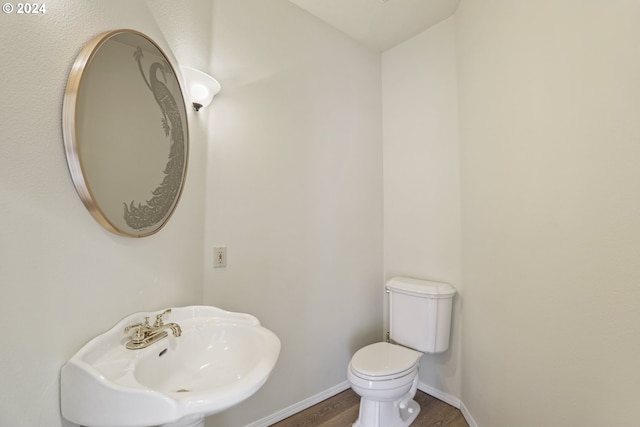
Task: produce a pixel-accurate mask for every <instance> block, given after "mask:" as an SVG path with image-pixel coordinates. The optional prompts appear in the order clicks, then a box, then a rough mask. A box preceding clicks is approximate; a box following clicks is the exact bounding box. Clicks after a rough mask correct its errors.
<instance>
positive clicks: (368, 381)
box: [347, 277, 456, 427]
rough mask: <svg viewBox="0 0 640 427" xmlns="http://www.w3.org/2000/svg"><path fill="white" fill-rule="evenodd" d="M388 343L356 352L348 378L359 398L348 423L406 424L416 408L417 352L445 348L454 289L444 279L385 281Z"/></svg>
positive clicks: (368, 426) (364, 426) (363, 426)
mask: <svg viewBox="0 0 640 427" xmlns="http://www.w3.org/2000/svg"><path fill="white" fill-rule="evenodd" d="M386 288H387V292H388V293H389V323H390V333H389V335H390V338H391V343H388V342H379V343H375V344H371V345H368V346H366V347H363V348H361V349H360V350H358V351H357V352H356V353H355V354H354V355H353V357H352V358H351V362H350V363H349V369H348V371H347V377H348V379H349V382H350V383H351V388H352V389H353V390H354V391H355V392H356V393H357V394H358V395H359V396H360V397H361V399H360V414H359V417H358V419H357V420H356V422H355V423H353V427H407V426H409V425H411V423H412V422H413V421H414V420H415V419H416V417H417V416H418V413H419V412H420V406H419V405H418V404H417V403H416V401H415V400H413V397H414V396H415V394H416V390H417V389H418V381H419V379H418V365H419V363H420V357H421V356H422V353H441V352H443V351H446V350H447V349H448V348H449V331H450V329H451V306H452V302H453V295H454V294H455V293H456V290H455V289H454V288H453V287H451V286H450V285H448V284H446V283H438V282H431V281H426V280H418V279H410V278H407V277H395V278H393V279H390V280H389V281H387V284H386Z"/></svg>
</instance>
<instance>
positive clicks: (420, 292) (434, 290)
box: [387, 277, 456, 298]
mask: <svg viewBox="0 0 640 427" xmlns="http://www.w3.org/2000/svg"><path fill="white" fill-rule="evenodd" d="M387 289H389V290H392V291H396V292H400V293H404V294H409V295H417V296H422V297H424V298H451V297H452V296H453V295H454V294H455V293H456V290H455V289H454V288H453V286H451V285H449V284H448V283H442V282H433V281H430V280H421V279H413V278H410V277H394V278H392V279H389V280H388V281H387Z"/></svg>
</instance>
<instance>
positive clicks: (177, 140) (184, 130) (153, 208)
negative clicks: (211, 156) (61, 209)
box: [62, 30, 189, 237]
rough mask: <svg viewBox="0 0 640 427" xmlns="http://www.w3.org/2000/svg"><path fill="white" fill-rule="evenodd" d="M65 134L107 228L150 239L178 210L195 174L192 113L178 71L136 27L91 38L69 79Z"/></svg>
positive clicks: (86, 194) (70, 159)
mask: <svg viewBox="0 0 640 427" xmlns="http://www.w3.org/2000/svg"><path fill="white" fill-rule="evenodd" d="M62 115H63V133H64V145H65V152H66V155H67V163H68V165H69V170H70V172H71V178H72V179H73V183H74V185H75V187H76V190H77V192H78V194H79V195H80V198H81V199H82V202H83V203H84V205H85V206H86V207H87V209H88V210H89V212H90V213H91V215H93V217H94V218H95V219H96V220H97V221H98V222H99V223H100V224H101V225H102V226H103V227H105V228H106V229H107V230H109V231H111V232H113V233H116V234H120V235H123V236H131V237H144V236H148V235H150V234H153V233H155V232H157V231H158V230H160V228H162V226H163V225H164V224H165V223H166V222H167V221H168V220H169V217H170V216H171V214H172V213H173V210H174V209H175V207H176V205H177V203H178V199H179V198H180V194H181V192H182V187H183V185H184V179H185V174H186V169H187V158H188V149H189V136H188V127H187V111H186V107H185V103H184V98H183V96H182V90H181V88H180V84H179V82H178V78H177V75H176V72H175V69H174V68H173V67H172V66H171V63H170V62H169V59H168V58H167V57H166V55H165V54H164V53H163V52H162V50H161V49H160V47H158V45H157V44H156V43H155V42H154V41H153V40H151V39H150V38H149V37H147V36H145V35H144V34H142V33H140V32H137V31H133V30H117V31H110V32H107V33H104V34H101V35H100V36H98V37H96V38H94V39H93V40H91V42H90V43H89V44H88V45H87V46H85V47H84V49H83V50H82V51H81V52H80V55H79V56H78V58H77V59H76V61H75V63H74V65H73V68H72V70H71V72H70V74H69V79H68V81H67V87H66V91H65V97H64V105H63V114H62Z"/></svg>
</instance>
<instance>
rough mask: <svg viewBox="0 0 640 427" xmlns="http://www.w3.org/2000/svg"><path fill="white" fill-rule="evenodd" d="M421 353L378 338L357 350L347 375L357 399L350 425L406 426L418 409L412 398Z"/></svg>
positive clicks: (373, 426) (357, 426)
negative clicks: (355, 410) (357, 402)
mask: <svg viewBox="0 0 640 427" xmlns="http://www.w3.org/2000/svg"><path fill="white" fill-rule="evenodd" d="M420 356H422V353H420V352H417V351H415V350H411V349H409V348H405V347H402V346H399V345H394V344H390V343H386V342H379V343H375V344H371V345H368V346H366V347H364V348H362V349H360V350H358V351H357V352H356V354H354V355H353V358H352V359H351V362H350V363H349V369H348V370H347V377H348V379H349V382H350V383H351V388H352V389H353V391H355V392H356V394H358V395H359V396H360V397H361V399H360V412H359V416H358V420H357V421H356V422H355V423H354V424H353V427H407V426H409V425H410V424H411V423H412V422H413V421H414V420H415V418H416V417H417V416H418V413H419V412H420V406H419V405H418V404H417V403H416V402H415V401H414V400H413V397H414V396H415V394H416V390H417V389H418V364H419V362H420Z"/></svg>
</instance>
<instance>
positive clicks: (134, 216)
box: [123, 46, 185, 230]
mask: <svg viewBox="0 0 640 427" xmlns="http://www.w3.org/2000/svg"><path fill="white" fill-rule="evenodd" d="M133 57H134V58H135V61H136V62H137V63H138V68H139V69H140V74H141V75H142V78H143V79H144V82H145V84H146V86H147V87H148V88H149V90H150V91H151V93H152V94H153V97H154V98H155V100H156V103H157V104H158V107H159V108H160V111H161V113H162V118H161V125H162V128H163V130H164V134H165V136H166V137H168V138H169V139H170V142H171V147H170V150H169V157H168V161H167V164H166V167H165V169H164V171H163V173H164V178H163V179H162V182H161V183H160V185H159V186H158V187H156V188H155V189H154V190H153V191H151V194H152V197H151V198H150V199H148V200H146V201H145V202H144V203H140V202H137V203H136V201H135V200H132V201H131V202H129V203H126V202H124V203H123V204H124V220H125V221H126V223H127V224H128V225H129V227H131V228H133V229H136V230H140V229H144V228H147V227H151V226H153V225H155V224H157V223H159V222H161V221H163V220H164V219H165V218H166V217H167V215H168V214H169V213H170V212H171V210H172V205H173V203H174V202H175V201H176V200H177V196H178V193H179V192H180V188H181V180H182V177H183V174H184V168H185V158H184V157H185V150H184V144H185V132H184V129H183V123H182V116H181V114H180V109H179V107H178V104H177V102H176V100H175V98H174V96H173V94H172V93H171V91H170V90H169V88H168V87H167V85H166V82H167V74H173V70H172V68H171V66H170V65H169V63H168V62H166V61H162V62H153V63H152V64H151V66H150V67H149V78H148V79H147V75H146V74H145V71H144V68H143V65H142V59H143V57H144V55H143V52H142V49H141V48H140V47H139V46H138V47H137V48H136V50H135V52H134V54H133ZM159 75H160V76H161V79H162V80H160V79H159V78H158V76H159Z"/></svg>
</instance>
